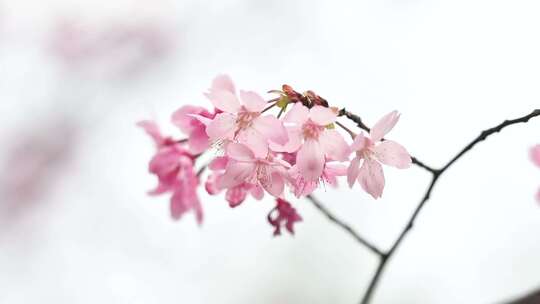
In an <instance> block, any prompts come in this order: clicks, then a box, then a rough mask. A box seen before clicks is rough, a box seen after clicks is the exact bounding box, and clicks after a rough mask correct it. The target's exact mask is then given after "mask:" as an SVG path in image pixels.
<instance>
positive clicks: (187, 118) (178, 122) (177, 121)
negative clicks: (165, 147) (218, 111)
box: [171, 105, 210, 134]
mask: <svg viewBox="0 0 540 304" xmlns="http://www.w3.org/2000/svg"><path fill="white" fill-rule="evenodd" d="M201 113H206V116H209V114H210V113H208V111H206V109H204V108H202V107H197V106H190V105H187V106H183V107H181V108H180V109H178V110H176V111H175V112H174V113H173V114H172V117H171V121H172V123H173V124H174V125H175V126H177V127H178V128H180V130H181V131H182V132H183V133H184V134H190V133H191V132H193V130H194V129H195V128H197V127H199V126H200V124H201V122H200V121H199V120H198V119H197V118H195V117H193V116H191V115H192V114H195V115H200V114H201ZM201 116H203V117H204V115H201Z"/></svg>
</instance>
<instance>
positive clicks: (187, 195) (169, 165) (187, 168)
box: [138, 121, 203, 224]
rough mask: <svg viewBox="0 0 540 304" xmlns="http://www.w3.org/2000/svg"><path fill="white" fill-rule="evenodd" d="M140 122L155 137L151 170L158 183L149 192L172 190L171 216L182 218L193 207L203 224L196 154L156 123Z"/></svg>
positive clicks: (160, 192) (156, 192)
mask: <svg viewBox="0 0 540 304" xmlns="http://www.w3.org/2000/svg"><path fill="white" fill-rule="evenodd" d="M138 125H139V126H140V127H142V128H144V130H145V131H146V132H147V133H148V134H149V135H150V136H151V137H152V138H153V139H154V142H155V143H156V147H157V152H156V154H155V155H154V157H152V159H151V161H150V164H149V166H148V170H149V171H150V173H152V174H154V175H156V176H157V178H158V185H157V187H156V188H155V189H154V190H152V191H150V192H149V194H150V195H159V194H163V193H167V192H171V193H172V197H171V201H170V210H171V216H172V217H173V218H174V219H180V217H181V216H182V215H183V214H184V213H186V212H187V211H190V210H193V211H194V212H195V215H196V218H197V222H198V223H199V224H201V223H202V220H203V212H202V207H201V204H200V201H199V198H198V196H197V186H198V185H199V178H198V177H197V174H196V173H195V170H194V167H193V165H194V159H193V156H192V155H191V154H190V153H189V152H188V151H187V150H185V149H184V147H183V146H182V145H181V144H179V143H177V142H175V141H174V140H172V139H171V138H170V137H164V136H163V135H162V134H161V132H160V131H159V128H158V127H157V125H156V124H155V123H154V122H150V121H142V122H139V123H138Z"/></svg>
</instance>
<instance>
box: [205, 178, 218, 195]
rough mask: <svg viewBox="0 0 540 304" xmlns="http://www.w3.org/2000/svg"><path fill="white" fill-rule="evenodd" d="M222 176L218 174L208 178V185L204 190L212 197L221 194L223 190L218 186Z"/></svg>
mask: <svg viewBox="0 0 540 304" xmlns="http://www.w3.org/2000/svg"><path fill="white" fill-rule="evenodd" d="M219 176H220V175H219V174H218V173H213V174H210V175H209V176H208V179H207V180H206V183H205V184H204V189H205V190H206V192H208V194H210V195H216V194H218V193H219V192H221V189H220V188H219V187H218V185H217V180H218V177H219Z"/></svg>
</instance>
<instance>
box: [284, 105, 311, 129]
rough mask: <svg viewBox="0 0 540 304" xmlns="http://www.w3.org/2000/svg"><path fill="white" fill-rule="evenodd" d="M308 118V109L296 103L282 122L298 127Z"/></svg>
mask: <svg viewBox="0 0 540 304" xmlns="http://www.w3.org/2000/svg"><path fill="white" fill-rule="evenodd" d="M308 118H309V109H308V108H307V107H305V106H304V105H303V104H302V103H301V102H297V103H295V104H294V106H293V107H292V108H291V109H290V110H289V111H288V112H287V114H285V117H283V121H284V122H285V123H294V124H298V125H302V124H304V123H305V122H306V121H307V120H308Z"/></svg>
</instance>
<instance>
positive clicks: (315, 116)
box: [271, 102, 350, 181]
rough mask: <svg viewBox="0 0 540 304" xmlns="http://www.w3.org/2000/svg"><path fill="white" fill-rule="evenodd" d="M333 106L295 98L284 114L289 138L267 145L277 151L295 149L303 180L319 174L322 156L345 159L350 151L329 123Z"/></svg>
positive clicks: (322, 167)
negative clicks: (328, 106)
mask: <svg viewBox="0 0 540 304" xmlns="http://www.w3.org/2000/svg"><path fill="white" fill-rule="evenodd" d="M336 118H337V110H335V109H332V108H325V107H323V106H319V105H316V106H314V107H312V108H311V109H308V108H307V107H306V106H304V105H303V104H301V103H299V102H297V103H295V104H294V106H293V107H292V109H291V110H290V111H289V112H287V114H286V115H285V118H284V122H285V126H286V127H287V131H288V134H289V142H288V143H287V144H286V145H283V146H279V145H277V144H272V145H271V148H272V149H274V150H275V151H280V152H289V153H292V152H297V154H296V166H297V167H298V172H299V173H300V175H302V177H303V178H304V179H305V180H306V181H317V180H318V179H319V178H321V175H322V174H323V170H324V164H325V162H326V159H330V160H338V161H346V160H347V159H348V156H349V154H350V152H349V147H348V145H347V143H346V142H345V139H344V138H343V136H342V135H341V134H340V133H339V132H338V131H337V130H335V129H333V128H332V127H331V126H332V124H333V123H334V122H335V120H336Z"/></svg>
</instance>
